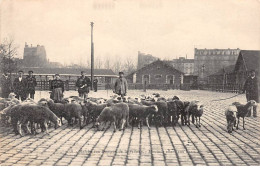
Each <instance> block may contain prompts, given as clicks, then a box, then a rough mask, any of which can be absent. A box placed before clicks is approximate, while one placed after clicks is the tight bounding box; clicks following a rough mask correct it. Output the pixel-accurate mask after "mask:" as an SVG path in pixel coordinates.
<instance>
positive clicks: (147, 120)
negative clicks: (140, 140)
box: [146, 117, 150, 129]
mask: <svg viewBox="0 0 260 169" xmlns="http://www.w3.org/2000/svg"><path fill="white" fill-rule="evenodd" d="M146 125H147V127H148V129H150V126H149V118H148V117H146Z"/></svg>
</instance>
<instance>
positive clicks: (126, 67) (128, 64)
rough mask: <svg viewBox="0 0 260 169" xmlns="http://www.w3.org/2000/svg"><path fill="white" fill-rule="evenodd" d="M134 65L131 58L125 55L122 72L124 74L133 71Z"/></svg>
mask: <svg viewBox="0 0 260 169" xmlns="http://www.w3.org/2000/svg"><path fill="white" fill-rule="evenodd" d="M135 70H136V69H135V65H134V63H133V60H132V59H130V58H129V57H126V60H125V64H124V72H125V74H130V73H132V72H133V71H135Z"/></svg>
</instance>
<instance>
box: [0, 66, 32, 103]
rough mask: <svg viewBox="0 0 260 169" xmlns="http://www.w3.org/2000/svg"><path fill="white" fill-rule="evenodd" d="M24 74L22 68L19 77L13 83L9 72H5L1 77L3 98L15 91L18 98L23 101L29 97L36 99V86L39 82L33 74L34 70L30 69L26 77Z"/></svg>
mask: <svg viewBox="0 0 260 169" xmlns="http://www.w3.org/2000/svg"><path fill="white" fill-rule="evenodd" d="M23 74H24V72H23V71H22V70H20V71H19V72H18V77H16V78H15V79H14V81H13V83H12V82H11V79H10V77H9V76H8V74H7V73H4V74H3V77H2V78H1V89H2V97H3V98H7V97H8V95H9V94H10V93H11V92H14V93H15V94H16V98H17V99H20V100H22V101H23V100H25V99H26V98H28V97H30V98H32V99H34V94H35V86H36V85H37V82H36V79H35V77H34V76H33V71H31V70H30V71H29V72H28V76H27V77H24V76H23Z"/></svg>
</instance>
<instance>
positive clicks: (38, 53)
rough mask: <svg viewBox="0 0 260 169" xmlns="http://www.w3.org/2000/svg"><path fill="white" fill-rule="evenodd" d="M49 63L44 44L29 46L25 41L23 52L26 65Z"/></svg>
mask: <svg viewBox="0 0 260 169" xmlns="http://www.w3.org/2000/svg"><path fill="white" fill-rule="evenodd" d="M47 63H48V62H47V57H46V51H45V47H44V46H40V45H37V46H32V45H31V46H28V45H27V43H25V47H24V54H23V66H24V67H45V66H46V65H47Z"/></svg>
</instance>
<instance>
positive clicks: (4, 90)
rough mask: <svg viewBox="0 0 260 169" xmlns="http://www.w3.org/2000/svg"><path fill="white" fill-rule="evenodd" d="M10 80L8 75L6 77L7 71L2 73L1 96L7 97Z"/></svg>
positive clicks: (10, 84)
mask: <svg viewBox="0 0 260 169" xmlns="http://www.w3.org/2000/svg"><path fill="white" fill-rule="evenodd" d="M11 88H12V82H11V79H10V77H8V75H7V73H4V74H3V76H2V78H1V90H2V96H1V97H3V98H8V95H9V94H10V93H11Z"/></svg>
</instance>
